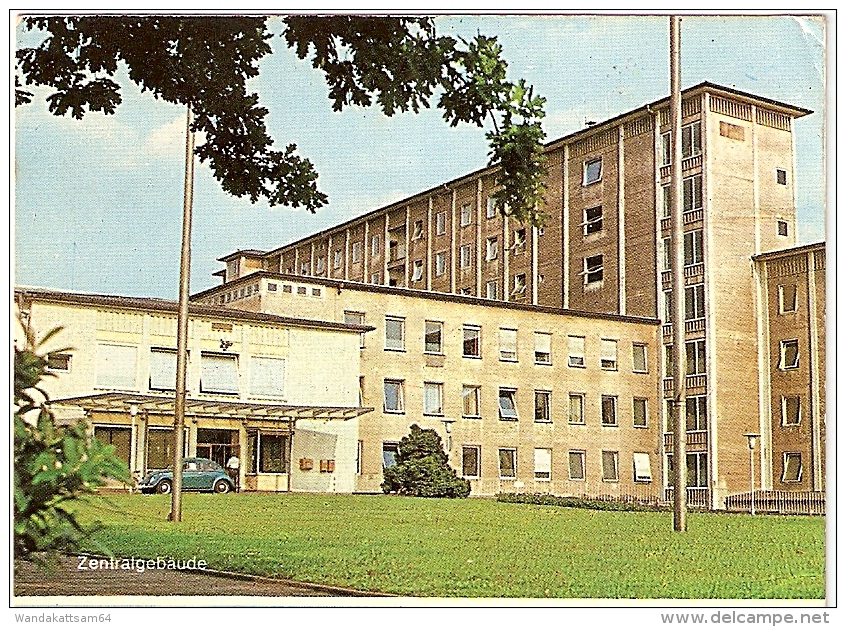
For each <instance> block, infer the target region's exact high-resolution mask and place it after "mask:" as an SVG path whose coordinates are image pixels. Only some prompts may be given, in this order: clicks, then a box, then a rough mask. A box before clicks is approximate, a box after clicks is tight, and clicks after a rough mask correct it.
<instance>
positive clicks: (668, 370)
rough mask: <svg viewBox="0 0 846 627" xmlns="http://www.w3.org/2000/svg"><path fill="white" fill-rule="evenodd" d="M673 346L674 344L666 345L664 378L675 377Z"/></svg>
mask: <svg viewBox="0 0 846 627" xmlns="http://www.w3.org/2000/svg"><path fill="white" fill-rule="evenodd" d="M673 371H674V369H673V345H672V344H665V345H664V376H665V377H672V376H673Z"/></svg>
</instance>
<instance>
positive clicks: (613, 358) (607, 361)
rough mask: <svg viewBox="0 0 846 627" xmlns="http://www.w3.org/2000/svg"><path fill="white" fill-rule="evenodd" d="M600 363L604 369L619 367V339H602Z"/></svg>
mask: <svg viewBox="0 0 846 627" xmlns="http://www.w3.org/2000/svg"><path fill="white" fill-rule="evenodd" d="M599 365H600V367H601V368H602V369H603V370H616V369H617V340H602V343H601V346H600V355H599Z"/></svg>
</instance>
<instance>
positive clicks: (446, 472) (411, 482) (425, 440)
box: [382, 424, 470, 498]
mask: <svg viewBox="0 0 846 627" xmlns="http://www.w3.org/2000/svg"><path fill="white" fill-rule="evenodd" d="M396 461H397V463H396V465H395V466H390V467H388V468H385V471H384V476H385V480H384V481H383V482H382V491H383V492H385V493H386V494H392V493H393V494H402V495H406V496H425V497H449V498H465V497H467V496H468V495H469V494H470V482H469V481H467V480H466V479H462V478H461V477H459V476H458V475H457V474H456V473H455V470H453V469H452V468H450V466H449V464H448V458H447V455H446V453H444V449H443V446H442V445H441V438H440V436H439V435H438V434H437V433H436V432H435V431H434V429H421V428H420V427H419V426H418V425H416V424H415V425H411V432H410V433H409V434H408V435H407V436H405V437H404V438H403V439H402V440H400V443H399V451H398V453H397V457H396Z"/></svg>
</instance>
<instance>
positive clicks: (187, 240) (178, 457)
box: [168, 104, 194, 522]
mask: <svg viewBox="0 0 846 627" xmlns="http://www.w3.org/2000/svg"><path fill="white" fill-rule="evenodd" d="M193 120H194V115H193V112H192V110H191V105H190V104H189V105H188V115H187V123H186V127H185V191H184V195H183V202H182V255H181V257H180V262H179V313H178V315H177V321H176V328H177V330H176V399H175V402H174V405H173V414H174V415H173V441H174V445H173V493H172V494H171V506H170V516H169V517H168V520H172V521H174V522H179V521H181V520H182V448H183V446H184V444H183V439H184V430H185V395H186V388H187V386H186V378H187V377H186V374H187V370H188V368H187V366H188V293H189V284H190V279H191V208H192V206H193V201H194V131H192V130H191V124H192V122H193Z"/></svg>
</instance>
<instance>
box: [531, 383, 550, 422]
mask: <svg viewBox="0 0 846 627" xmlns="http://www.w3.org/2000/svg"><path fill="white" fill-rule="evenodd" d="M551 397H552V392H549V391H547V390H535V422H552V417H551V415H550V411H549V410H550V405H551V400H550V399H551Z"/></svg>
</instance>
